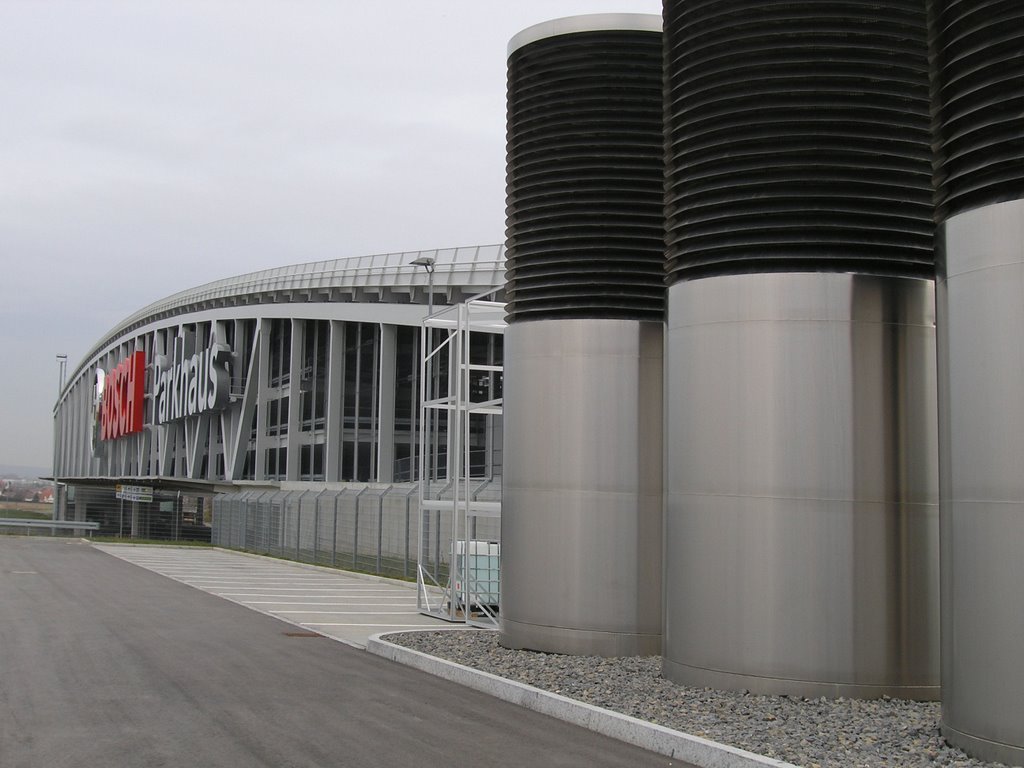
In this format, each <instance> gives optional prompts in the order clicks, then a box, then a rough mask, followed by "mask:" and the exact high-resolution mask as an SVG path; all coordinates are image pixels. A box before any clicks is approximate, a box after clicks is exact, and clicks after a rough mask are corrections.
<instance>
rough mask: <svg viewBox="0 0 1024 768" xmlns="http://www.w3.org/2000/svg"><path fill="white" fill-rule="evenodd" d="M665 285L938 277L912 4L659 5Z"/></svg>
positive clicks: (924, 75) (918, 0)
mask: <svg viewBox="0 0 1024 768" xmlns="http://www.w3.org/2000/svg"><path fill="white" fill-rule="evenodd" d="M664 23H665V78H666V80H665V82H666V102H665V120H666V126H665V131H666V152H667V161H666V162H667V166H668V167H667V170H666V173H667V187H666V228H667V233H666V242H667V264H666V269H667V279H668V282H669V283H670V284H671V283H674V282H676V281H678V280H682V279H687V278H691V277H700V276H704V275H709V274H727V273H749V272H777V271H818V272H821V271H829V272H864V273H871V274H893V275H905V276H928V277H931V276H933V274H934V256H933V249H932V235H933V231H934V225H933V219H932V188H931V147H930V132H929V123H930V120H929V99H928V64H927V23H926V19H925V10H924V4H923V2H922V0H885V2H878V1H877V0H869V1H868V0H843V1H842V2H837V1H832V0H799V2H787V1H785V0H665V16H664Z"/></svg>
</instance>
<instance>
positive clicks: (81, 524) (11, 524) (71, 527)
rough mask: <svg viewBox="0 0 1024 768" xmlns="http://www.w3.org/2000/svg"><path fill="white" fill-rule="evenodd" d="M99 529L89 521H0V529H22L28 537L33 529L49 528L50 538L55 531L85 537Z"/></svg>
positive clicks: (9, 519) (14, 519)
mask: <svg viewBox="0 0 1024 768" xmlns="http://www.w3.org/2000/svg"><path fill="white" fill-rule="evenodd" d="M99 527H100V524H99V523H97V522H95V521H91V520H90V521H85V520H33V519H31V518H20V517H14V518H4V519H2V520H0V528H24V529H26V533H27V535H28V536H31V535H32V529H33V528H49V529H50V535H51V536H52V535H54V534H55V533H56V532H57V531H85V532H86V535H89V536H91V535H92V532H93V531H97V530H99Z"/></svg>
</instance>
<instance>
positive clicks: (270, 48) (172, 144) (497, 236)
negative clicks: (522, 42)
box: [0, 0, 661, 470]
mask: <svg viewBox="0 0 1024 768" xmlns="http://www.w3.org/2000/svg"><path fill="white" fill-rule="evenodd" d="M607 12H634V13H654V14H658V13H660V12H661V2H660V0H617V1H616V2H607V1H606V0H545V1H541V0H508V1H507V2H499V1H498V0H475V2H463V1H461V0H458V1H455V2H451V1H446V2H430V1H428V0H389V1H388V2H358V3H357V2H354V1H352V0H333V1H332V2H327V1H323V2H312V1H309V0H287V2H285V1H284V0H281V1H279V2H276V1H271V0H239V1H238V2H228V1H227V0H223V1H218V0H201V1H189V0H119V1H117V2H114V1H110V2H98V1H96V2H94V1H92V0H0V266H2V271H0V275H2V277H0V286H2V296H0V329H2V331H0V341H2V351H3V357H2V360H0V366H2V367H3V376H2V377H0V382H2V384H0V387H2V389H0V409H2V410H0V464H21V465H30V466H38V467H43V468H47V470H48V469H49V467H50V466H51V463H52V442H53V434H52V433H53V405H54V402H55V400H56V395H57V384H58V364H57V361H56V355H57V354H58V353H64V354H67V355H68V369H69V373H70V371H71V370H73V369H74V368H75V367H76V366H77V365H78V363H79V362H80V361H81V358H82V356H83V355H84V354H85V353H86V352H87V351H88V349H89V348H90V347H91V346H92V344H94V343H95V342H96V341H97V340H98V339H99V337H100V336H101V335H103V334H104V333H105V332H106V331H108V330H110V329H111V328H112V327H113V326H114V325H115V324H117V323H118V321H120V320H121V319H122V318H124V317H126V316H127V315H129V314H131V313H132V312H134V311H136V310H138V309H141V308H142V307H143V306H145V305H146V304H149V303H150V302H152V301H155V300H156V299H160V298H163V297H164V296H167V295H168V294H171V293H174V292H176V291H179V290H182V289H185V288H189V287H192V286H196V285H201V284H202V283H205V282H209V281H211V280H216V279H218V278H221V277H227V276H230V275H237V274H241V273H244V272H251V271H254V270H258V269H265V268H268V267H274V266H282V265H285V264H296V263H300V262H306V261H316V260H319V259H327V258H338V257H345V256H359V255H365V254H371V253H383V252H391V251H405V250H419V249H425V248H439V247H440V248H443V247H451V246H460V245H481V244H486V243H498V242H501V241H502V239H503V236H504V234H503V233H504V204H505V203H504V183H505V180H504V175H505V146H504V145H505V113H504V110H505V57H506V46H507V43H508V40H509V38H511V37H512V36H513V35H515V34H516V33H517V32H519V31H520V30H521V29H523V28H525V27H527V26H530V25H532V24H535V23H538V22H542V21H547V20H549V19H553V18H558V17H561V16H572V15H576V14H581V13H607Z"/></svg>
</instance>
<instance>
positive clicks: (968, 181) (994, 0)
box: [928, 0, 1024, 221]
mask: <svg viewBox="0 0 1024 768" xmlns="http://www.w3.org/2000/svg"><path fill="white" fill-rule="evenodd" d="M928 11H929V24H930V28H931V36H930V37H931V47H932V54H933V58H932V67H933V69H932V89H933V90H932V103H933V107H934V118H935V123H934V128H935V145H936V157H935V187H936V202H937V211H936V213H937V218H938V220H939V221H944V220H945V219H946V218H948V217H949V216H955V215H956V214H958V213H962V212H963V211H966V210H969V209H971V208H978V207H980V206H983V205H990V204H992V203H1001V202H1005V201H1007V200H1018V199H1024V0H970V2H963V1H961V0H933V1H932V2H930V3H929V8H928Z"/></svg>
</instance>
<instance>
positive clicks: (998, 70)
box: [929, 0, 1024, 765]
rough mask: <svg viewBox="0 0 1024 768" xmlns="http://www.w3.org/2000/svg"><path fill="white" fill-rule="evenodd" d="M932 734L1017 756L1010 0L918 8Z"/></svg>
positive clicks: (1018, 574) (1021, 194) (1020, 12)
mask: <svg viewBox="0 0 1024 768" xmlns="http://www.w3.org/2000/svg"><path fill="white" fill-rule="evenodd" d="M929 24H930V32H931V35H930V36H931V48H932V62H933V64H932V66H933V72H932V101H933V113H934V120H935V123H934V128H935V146H936V189H937V206H938V222H939V232H938V235H939V237H938V242H939V259H938V265H937V266H938V283H937V287H938V291H937V299H938V301H937V312H938V330H939V427H940V440H939V446H940V473H939V474H940V478H941V485H940V505H941V521H942V522H941V530H942V558H941V563H942V654H941V656H942V732H943V734H944V735H945V737H946V738H947V739H948V740H949V741H950V742H951V743H953V744H956V745H957V746H960V747H962V748H963V749H965V750H966V751H967V752H969V753H971V754H972V755H975V756H977V757H980V758H982V759H985V760H994V761H999V762H1004V763H1008V764H1011V765H1024V661H1022V660H1024V609H1022V607H1021V594H1022V592H1024V556H1022V555H1021V546H1022V544H1024V397H1022V393H1024V347H1022V345H1021V337H1022V336H1024V299H1022V297H1024V129H1022V116H1024V5H1022V4H1021V3H1020V2H1019V0H978V2H972V3H964V2H953V1H952V0H933V2H930V4H929Z"/></svg>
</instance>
